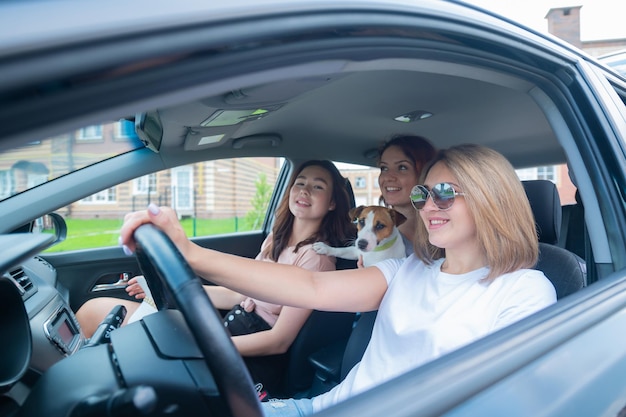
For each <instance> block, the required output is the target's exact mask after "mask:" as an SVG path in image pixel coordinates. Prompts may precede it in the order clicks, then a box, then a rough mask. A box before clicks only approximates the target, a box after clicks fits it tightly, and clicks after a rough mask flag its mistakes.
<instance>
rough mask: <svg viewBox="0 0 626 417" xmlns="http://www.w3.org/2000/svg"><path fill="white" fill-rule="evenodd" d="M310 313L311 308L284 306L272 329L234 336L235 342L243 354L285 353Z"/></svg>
mask: <svg viewBox="0 0 626 417" xmlns="http://www.w3.org/2000/svg"><path fill="white" fill-rule="evenodd" d="M310 314H311V310H308V309H302V308H295V307H283V308H282V310H281V311H280V315H279V316H278V320H276V324H274V327H272V328H271V329H270V330H265V331H261V332H256V333H251V334H246V335H242V336H233V337H232V339H233V343H234V344H235V346H236V347H237V350H238V351H239V353H241V355H243V356H265V355H277V354H281V353H285V352H287V349H289V346H291V344H292V343H293V341H294V339H295V338H296V336H297V335H298V333H299V332H300V329H301V328H302V326H303V325H304V323H305V322H306V320H307V319H308V318H309V315H310Z"/></svg>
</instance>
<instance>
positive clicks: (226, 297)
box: [202, 285, 246, 310]
mask: <svg viewBox="0 0 626 417" xmlns="http://www.w3.org/2000/svg"><path fill="white" fill-rule="evenodd" d="M202 287H203V288H204V292H206V293H207V295H208V296H209V298H210V299H211V302H212V303H213V305H214V306H215V308H217V309H218V310H230V309H231V308H233V306H234V305H237V304H239V303H241V302H242V301H243V300H245V299H246V297H245V296H244V295H242V294H239V293H238V292H235V291H233V290H229V289H228V288H224V287H220V286H217V285H203V286H202Z"/></svg>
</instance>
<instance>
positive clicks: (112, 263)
mask: <svg viewBox="0 0 626 417" xmlns="http://www.w3.org/2000/svg"><path fill="white" fill-rule="evenodd" d="M264 238H265V233H264V232H263V231H255V232H244V233H233V234H226V235H217V236H208V237H204V238H197V239H194V242H196V243H197V244H199V245H200V246H202V247H207V248H212V249H216V250H219V251H221V252H227V253H232V254H234V255H239V256H244V257H248V258H253V257H255V256H256V255H257V253H258V251H259V248H260V247H261V243H262V242H263V239H264ZM42 258H44V259H45V260H47V261H48V262H49V263H50V264H51V265H52V266H54V267H55V269H56V272H57V285H58V286H59V285H60V286H62V287H63V289H64V290H67V291H68V292H69V298H70V299H69V302H70V306H71V308H72V309H73V310H74V311H76V310H77V309H78V308H79V307H80V306H81V305H82V304H83V303H84V302H85V301H86V300H88V299H90V298H94V297H104V296H106V297H118V298H126V299H131V298H129V297H128V296H127V295H126V291H125V290H124V286H119V287H117V288H116V287H112V288H110V289H108V290H98V291H94V290H93V289H94V287H95V286H96V285H114V284H116V283H117V281H118V280H119V279H120V278H121V277H123V276H124V274H126V276H128V277H129V278H130V277H133V276H135V275H139V274H140V273H141V272H140V270H139V266H138V264H137V260H136V258H135V257H134V256H126V255H125V254H124V253H123V251H122V249H121V248H119V247H108V248H101V249H89V250H82V251H73V252H60V253H50V254H45V255H43V256H42ZM98 288H102V287H98ZM63 292H65V291H63Z"/></svg>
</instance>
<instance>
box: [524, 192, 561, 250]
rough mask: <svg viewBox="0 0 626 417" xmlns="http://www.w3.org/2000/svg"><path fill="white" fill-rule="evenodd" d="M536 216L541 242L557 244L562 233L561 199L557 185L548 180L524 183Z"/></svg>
mask: <svg viewBox="0 0 626 417" xmlns="http://www.w3.org/2000/svg"><path fill="white" fill-rule="evenodd" d="M522 185H523V186H524V189H525V190H526V195H527V196H528V201H529V202H530V207H531V208H532V210H533V214H534V215H535V224H536V226H537V234H538V236H539V241H540V242H544V243H549V244H551V245H554V244H556V243H557V242H558V241H559V233H560V231H561V199H560V198H559V192H558V190H557V188H556V185H554V183H553V182H552V181H548V180H529V181H522Z"/></svg>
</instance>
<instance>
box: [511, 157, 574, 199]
mask: <svg viewBox="0 0 626 417" xmlns="http://www.w3.org/2000/svg"><path fill="white" fill-rule="evenodd" d="M515 172H517V176H518V177H519V179H520V180H522V181H524V180H548V181H552V182H553V183H554V184H555V185H556V187H557V190H558V191H559V198H560V200H561V205H568V204H576V198H575V194H576V186H575V185H574V184H573V183H572V181H571V179H570V177H569V173H568V169H567V165H565V164H561V165H545V166H537V167H531V168H524V169H518V170H516V171H515Z"/></svg>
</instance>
